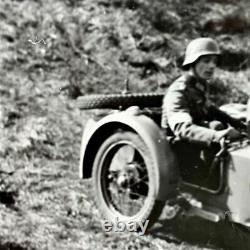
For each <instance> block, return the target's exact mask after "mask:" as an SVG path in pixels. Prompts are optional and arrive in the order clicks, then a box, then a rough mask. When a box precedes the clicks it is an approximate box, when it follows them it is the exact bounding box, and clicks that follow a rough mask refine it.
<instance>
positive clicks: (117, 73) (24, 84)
mask: <svg viewBox="0 0 250 250" xmlns="http://www.w3.org/2000/svg"><path fill="white" fill-rule="evenodd" d="M249 7H250V6H249V2H248V0H245V1H244V0H242V1H237V4H235V1H234V0H224V1H222V0H221V1H219V0H217V1H216V0H209V1H199V3H198V2H197V1H193V0H184V1H181V0H178V1H171V0H164V1H163V0H157V1H154V2H153V3H152V1H149V0H145V1H141V0H93V1H91V0H75V1H73V0H54V1H52V0H44V1H41V0H36V1H32V0H13V1H11V0H3V1H1V2H0V138H1V139H0V250H45V249H48V250H59V249H60V250H63V249H65V250H69V249H72V250H78V249H79V250H80V249H81V250H84V249H86V250H87V249H91V250H92V249H96V250H98V249H100V250H103V249H125V250H127V249H131V250H132V249H143V250H146V249H153V250H161V249H171V250H184V249H185V250H191V249H192V250H196V249H197V250H198V249H199V250H201V249H203V250H205V249H207V250H208V249H217V250H218V249H244V248H246V249H249V248H248V247H247V246H246V244H247V240H246V239H247V237H249V235H247V234H246V233H245V232H244V231H243V230H242V229H240V228H237V227H233V226H232V225H224V224H220V225H214V224H210V223H207V222H205V221H198V220H195V221H193V220H189V219H185V218H178V219H177V221H175V223H170V224H169V223H166V221H164V218H163V219H162V220H160V221H159V222H158V223H157V224H156V225H155V227H154V228H153V229H152V231H151V233H149V234H147V235H144V236H138V235H137V234H127V233H122V234H118V233H105V232H104V231H103V230H102V227H101V221H102V220H101V217H100V215H99V212H98V210H97V209H96V207H95V205H94V204H93V195H94V194H93V192H92V185H91V180H81V179H80V178H79V176H78V164H79V153H80V142H81V135H82V132H83V130H84V124H85V122H86V120H87V118H88V117H89V116H90V115H91V111H88V112H83V111H81V110H79V109H78V108H77V106H76V98H77V97H78V96H81V95H85V94H89V93H110V92H111V93H117V92H121V91H122V90H123V89H124V87H125V84H124V83H125V82H126V80H127V79H128V80H129V86H130V88H131V90H132V91H135V92H141V91H157V92H163V91H164V90H165V89H166V88H167V86H168V85H169V84H170V83H171V81H172V80H173V79H174V78H175V77H176V76H177V75H178V74H180V71H181V70H180V67H179V66H180V62H181V59H182V57H183V48H184V47H185V45H186V44H187V42H188V41H189V40H190V39H192V38H194V37H197V36H201V35H203V36H204V35H207V36H212V37H215V38H216V39H217V40H218V42H219V44H220V46H221V49H222V51H223V56H222V59H221V65H220V68H219V70H218V73H217V76H216V79H215V83H216V84H215V85H212V86H211V87H212V91H213V95H214V96H213V97H214V100H215V101H216V102H218V104H222V103H224V102H241V103H245V102H246V100H247V97H248V95H249V93H250V87H249V79H250V70H249V65H250V54H249V51H250V49H249V48H250V42H249V27H250V16H249V12H248V11H247V10H248V9H249ZM243 90H244V91H243ZM222 93H223V95H222ZM225 93H226V95H225ZM225 96H226V98H225Z"/></svg>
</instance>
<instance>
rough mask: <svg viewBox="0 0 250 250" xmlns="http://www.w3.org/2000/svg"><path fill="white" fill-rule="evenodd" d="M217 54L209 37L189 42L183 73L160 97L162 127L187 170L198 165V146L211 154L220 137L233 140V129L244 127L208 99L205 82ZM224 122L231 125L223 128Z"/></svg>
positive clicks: (235, 134) (234, 136) (214, 65)
mask: <svg viewBox="0 0 250 250" xmlns="http://www.w3.org/2000/svg"><path fill="white" fill-rule="evenodd" d="M219 55H220V50H219V47H218V45H217V43H216V41H214V40H213V39H211V38H197V39H195V40H193V41H191V42H190V43H189V45H188V46H187V48H186V52H185V59H184V62H183V67H184V69H186V72H185V73H184V74H183V75H182V76H181V77H179V78H178V79H177V80H175V81H174V83H172V84H171V85H170V87H169V88H168V90H167V92H166V94H165V97H164V99H163V106H162V108H163V114H162V127H163V128H166V130H167V131H168V132H167V133H168V134H169V133H172V135H174V141H173V142H174V143H173V148H174V150H176V151H177V153H178V155H179V156H180V155H181V157H179V160H180V167H181V168H186V170H188V171H189V170H190V169H189V168H188V166H191V165H192V166H194V165H198V164H199V162H200V160H201V157H200V155H201V151H202V149H204V148H207V149H209V150H210V152H213V153H214V152H215V151H217V150H218V148H219V147H218V146H219V142H220V141H221V139H222V138H226V139H228V140H231V141H232V140H236V139H238V138H239V137H240V132H238V131H237V130H236V129H235V128H245V125H244V124H243V123H242V122H241V121H240V120H237V119H235V118H232V117H231V116H229V115H228V114H226V113H224V112H222V111H221V110H219V109H218V108H217V107H216V106H215V105H214V104H213V103H212V102H211V101H210V100H209V85H208V81H209V80H210V79H212V77H213V74H214V70H215V68H216V65H217V60H218V56H219ZM227 124H230V125H231V126H232V127H231V126H228V127H226V126H227ZM233 127H234V128H233ZM209 150H208V151H209ZM184 170H185V169H184Z"/></svg>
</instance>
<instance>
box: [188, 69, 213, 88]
mask: <svg viewBox="0 0 250 250" xmlns="http://www.w3.org/2000/svg"><path fill="white" fill-rule="evenodd" d="M185 77H186V79H187V81H188V82H189V84H191V85H192V86H193V87H195V88H196V89H198V90H200V91H202V92H206V91H207V89H208V82H207V81H206V80H204V79H200V78H198V77H196V76H195V75H194V74H192V73H190V72H187V74H186V75H185Z"/></svg>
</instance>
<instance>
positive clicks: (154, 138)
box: [79, 111, 178, 200]
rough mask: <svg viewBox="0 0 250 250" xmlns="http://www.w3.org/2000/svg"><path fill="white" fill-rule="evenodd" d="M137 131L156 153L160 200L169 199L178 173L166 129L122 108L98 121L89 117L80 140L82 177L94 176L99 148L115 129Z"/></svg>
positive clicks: (150, 149) (147, 118)
mask: <svg viewBox="0 0 250 250" xmlns="http://www.w3.org/2000/svg"><path fill="white" fill-rule="evenodd" d="M119 129H122V130H127V131H134V132H135V133H137V134H138V135H139V136H140V137H141V138H142V139H143V141H144V142H145V144H146V146H147V147H148V149H149V151H150V152H151V155H152V157H153V162H154V166H152V167H154V168H156V171H155V172H156V173H157V174H156V178H157V181H156V185H157V187H156V190H158V191H157V194H156V196H157V199H158V200H166V199H167V198H168V197H169V196H170V195H171V194H172V193H173V192H175V188H176V184H177V179H178V173H177V169H178V167H177V163H176V158H175V155H174V153H173V151H172V149H171V147H170V145H169V142H168V140H167V139H166V135H165V133H164V132H163V131H162V130H161V128H160V127H159V126H158V125H157V124H156V123H155V122H154V121H153V120H152V119H151V118H149V117H148V116H146V115H143V114H138V113H134V112H130V111H122V112H117V113H113V114H110V115H107V116H105V117H104V118H102V119H101V120H99V121H97V122H95V121H94V120H89V121H88V123H87V124H86V126H85V130H84V133H83V137H82V142H81V154H80V166H79V174H80V177H81V178H89V177H91V172H92V166H93V162H94V158H95V155H96V153H97V151H98V148H99V147H100V145H101V144H102V143H103V141H104V140H105V139H106V138H108V137H109V136H110V135H112V134H113V133H115V131H117V130H119Z"/></svg>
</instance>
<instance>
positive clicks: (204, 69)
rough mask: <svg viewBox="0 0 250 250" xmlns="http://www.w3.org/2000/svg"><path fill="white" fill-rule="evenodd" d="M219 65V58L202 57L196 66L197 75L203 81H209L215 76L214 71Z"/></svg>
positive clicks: (212, 56)
mask: <svg viewBox="0 0 250 250" xmlns="http://www.w3.org/2000/svg"><path fill="white" fill-rule="evenodd" d="M216 65H217V56H215V55H206V56H201V57H200V58H199V59H198V61H197V62H196V63H195V65H194V72H195V74H196V75H197V76H198V77H199V78H200V79H203V80H209V79H211V78H212V77H213V75H214V70H215V68H216Z"/></svg>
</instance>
